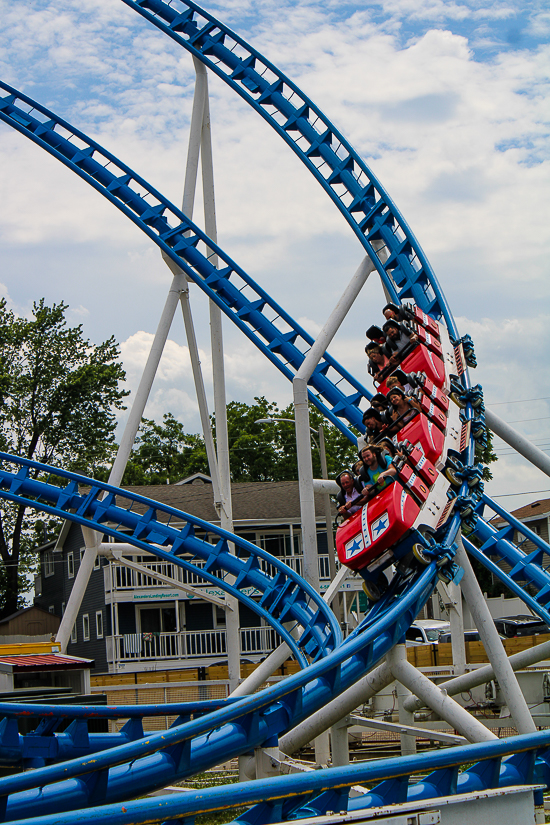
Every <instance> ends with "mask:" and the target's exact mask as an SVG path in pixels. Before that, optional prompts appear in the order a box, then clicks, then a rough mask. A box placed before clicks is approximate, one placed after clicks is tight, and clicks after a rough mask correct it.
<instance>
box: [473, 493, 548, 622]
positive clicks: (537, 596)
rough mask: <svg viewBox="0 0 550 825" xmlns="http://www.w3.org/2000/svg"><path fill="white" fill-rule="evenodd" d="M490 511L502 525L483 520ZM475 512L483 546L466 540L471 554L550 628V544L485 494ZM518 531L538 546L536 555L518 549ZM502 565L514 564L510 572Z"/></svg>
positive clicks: (478, 533) (476, 533)
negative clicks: (516, 541)
mask: <svg viewBox="0 0 550 825" xmlns="http://www.w3.org/2000/svg"><path fill="white" fill-rule="evenodd" d="M486 509H488V510H492V511H493V513H494V514H495V516H494V517H495V518H496V517H498V518H499V519H501V522H500V523H498V524H495V523H492V520H490V521H487V520H486V519H485V518H483V517H482V516H483V515H484V512H485V510H486ZM474 512H475V517H474V518H475V526H474V530H473V533H472V536H475V538H476V539H478V541H479V542H480V543H481V546H480V547H477V546H476V545H475V544H473V543H472V541H470V540H469V539H467V538H464V539H463V541H464V544H465V546H466V548H467V550H468V552H469V553H470V554H471V555H472V556H473V557H474V558H476V559H477V560H478V561H480V562H481V563H482V564H483V565H484V566H485V567H486V568H487V569H488V570H490V571H491V573H493V574H494V575H495V576H497V578H499V579H500V581H501V582H503V584H505V585H506V586H507V587H508V588H509V589H510V590H511V591H512V593H514V594H515V595H516V596H519V598H520V599H522V600H523V601H524V602H525V604H526V605H528V606H529V607H530V608H531V610H532V611H533V612H534V613H536V614H537V615H538V616H540V618H541V619H542V620H543V621H545V622H547V623H548V624H549V625H550V545H549V544H547V543H546V542H545V541H544V539H542V538H541V537H540V536H538V535H537V534H536V533H534V532H533V531H532V530H530V529H529V527H527V525H525V524H523V523H522V522H521V521H518V520H517V519H516V518H514V516H512V515H510V513H508V512H507V511H506V510H505V509H504V508H503V507H501V506H500V505H499V504H497V503H496V502H495V501H493V500H492V499H491V498H489V496H487V495H485V493H483V494H482V496H481V499H480V501H479V503H478V505H477V507H476V509H475V511H474ZM516 532H518V533H521V534H522V535H523V536H525V539H524V540H527V541H529V542H531V544H533V545H534V546H535V549H534V550H533V551H532V552H525V550H522V549H521V547H518V545H517V544H516V543H515V542H514V535H515V533H516ZM522 543H523V542H522ZM500 562H505V563H506V564H508V565H510V567H511V568H512V569H511V570H510V572H505V571H504V570H503V569H502V568H501V567H500V566H499V563H500ZM526 588H529V589H528V590H527V589H526Z"/></svg>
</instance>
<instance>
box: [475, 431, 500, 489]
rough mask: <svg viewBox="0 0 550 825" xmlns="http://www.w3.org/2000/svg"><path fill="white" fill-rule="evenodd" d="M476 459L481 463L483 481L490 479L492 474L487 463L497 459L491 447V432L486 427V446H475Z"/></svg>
mask: <svg viewBox="0 0 550 825" xmlns="http://www.w3.org/2000/svg"><path fill="white" fill-rule="evenodd" d="M476 461H479V462H481V464H483V481H491V479H492V477H493V474H492V472H491V471H490V469H489V464H493V462H494V461H498V455H497V454H496V453H495V451H494V449H493V433H492V431H491V430H490V429H489V428H488V427H487V446H486V447H480V448H479V449H477V448H476Z"/></svg>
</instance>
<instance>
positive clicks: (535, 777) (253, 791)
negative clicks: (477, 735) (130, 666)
mask: <svg viewBox="0 0 550 825" xmlns="http://www.w3.org/2000/svg"><path fill="white" fill-rule="evenodd" d="M478 760H480V761H478ZM472 762H473V763H475V764H473V765H472V764H471V763H472ZM464 763H470V766H469V767H467V768H466V769H465V770H462V771H461V770H460V769H461V766H463V765H464ZM419 773H420V774H424V776H423V777H422V778H418V779H417V781H416V782H413V781H412V778H413V777H414V775H415V774H419ZM549 781H550V732H549V731H540V732H539V733H536V734H532V735H529V736H518V737H514V738H509V739H499V740H496V741H493V742H484V743H482V744H476V745H466V746H464V747H457V748H447V749H444V750H437V751H432V752H430V753H425V754H417V755H415V756H408V757H400V758H392V759H382V760H373V761H368V762H359V763H355V764H354V765H350V766H347V767H345V768H330V769H324V770H319V771H311V772H308V773H306V774H294V775H292V776H280V777H276V778H269V779H263V780H262V781H261V782H258V781H254V782H244V783H239V784H238V785H223V786H218V787H213V788H205V789H201V790H200V791H186V792H185V793H181V794H175V795H170V796H165V797H163V798H162V799H159V798H158V797H156V798H155V799H154V800H152V799H139V800H135V801H132V802H128V803H126V804H125V806H124V808H123V810H122V811H121V808H120V805H105V806H101V807H98V808H92V809H89V810H88V811H86V812H85V816H86V817H89V818H90V819H93V821H94V822H96V823H97V825H112V823H121V825H130V823H131V825H161V823H163V822H174V821H177V822H181V821H182V820H184V819H187V818H189V819H191V818H193V816H194V815H195V814H197V813H203V812H204V813H217V812H219V811H221V810H227V809H228V808H232V807H238V806H243V805H254V807H253V808H250V809H249V810H248V811H247V812H246V813H245V814H243V815H241V816H240V817H239V818H238V819H237V820H235V822H239V823H243V825H252V823H258V822H261V823H269V822H284V821H288V820H295V819H301V818H309V817H314V816H323V815H326V814H328V813H334V812H335V811H345V810H349V811H354V810H362V809H365V808H367V809H368V808H372V807H379V806H386V805H396V804H400V803H404V802H407V801H408V802H420V801H422V800H434V799H435V800H437V798H438V797H447V796H452V795H454V794H464V793H472V792H479V791H486V790H491V789H496V788H499V789H505V788H506V787H510V786H518V785H544V786H547V785H548V784H549ZM358 784H367V785H369V786H371V789H370V791H369V792H368V793H367V794H365V795H363V796H357V797H354V798H352V799H349V792H350V789H351V786H352V785H358ZM535 801H536V803H537V804H542V792H541V791H540V790H539V791H537V792H536V793H535ZM82 820H83V814H82V812H80V811H77V812H73V813H67V814H62V815H59V814H58V815H56V816H55V817H51V816H42V817H38V818H32V819H31V818H24V819H20V820H17V821H16V822H15V823H14V825H78V823H80V822H82ZM350 821H353V820H351V818H350Z"/></svg>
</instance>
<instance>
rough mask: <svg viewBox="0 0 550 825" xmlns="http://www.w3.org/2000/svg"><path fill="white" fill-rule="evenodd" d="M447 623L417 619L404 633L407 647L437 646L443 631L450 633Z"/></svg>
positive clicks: (437, 620) (449, 626)
mask: <svg viewBox="0 0 550 825" xmlns="http://www.w3.org/2000/svg"><path fill="white" fill-rule="evenodd" d="M450 628H451V625H450V624H449V622H443V621H441V620H439V619H417V620H416V621H415V622H413V623H412V625H411V626H410V627H409V629H408V630H407V632H406V633H405V639H406V644H407V646H408V647H414V646H416V645H432V644H438V642H439V641H440V636H441V634H442V633H443V632H444V631H450Z"/></svg>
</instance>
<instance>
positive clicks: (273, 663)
mask: <svg viewBox="0 0 550 825" xmlns="http://www.w3.org/2000/svg"><path fill="white" fill-rule="evenodd" d="M350 573H351V570H350V569H349V568H348V567H341V568H340V570H339V571H338V573H337V574H336V577H335V578H334V579H333V580H332V581H331V583H330V585H329V587H328V588H327V590H326V591H325V592H324V593H323V601H325V602H327V604H331V603H332V601H333V599H334V597H335V595H336V594H337V593H338V590H339V588H340V585H341V584H342V582H343V581H344V580H345V579H346V578H347V577H348V575H349V574H350ZM291 632H292V635H293V636H295V638H296V637H297V635H298V634H297V632H296V631H294V632H293V631H292V630H291ZM291 655H292V654H291V651H290V648H289V646H288V645H287V643H286V642H283V643H282V644H280V645H279V647H277V648H276V649H275V650H274V651H273V652H272V653H270V654H269V656H268V657H267V658H266V659H264V660H263V662H260V664H259V665H258V667H257V668H256V669H255V670H253V671H252V673H251V674H250V676H247V677H246V679H245V680H244V681H243V682H241V684H240V685H239V687H238V688H236V690H233V691H232V692H231V696H247V695H249V694H251V693H254V691H256V690H258V688H259V687H260V686H261V685H263V683H264V682H265V681H266V679H269V677H270V676H272V675H273V674H274V673H275V671H276V670H277V669H278V668H280V667H281V666H282V665H284V663H285V662H286V660H287V659H288V657H289V656H291Z"/></svg>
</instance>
